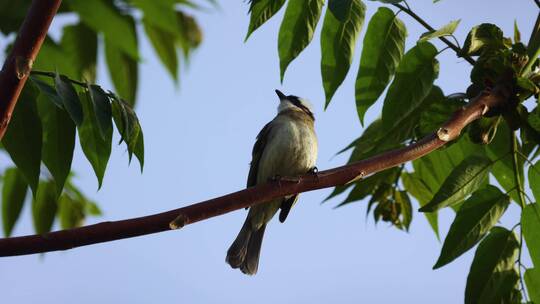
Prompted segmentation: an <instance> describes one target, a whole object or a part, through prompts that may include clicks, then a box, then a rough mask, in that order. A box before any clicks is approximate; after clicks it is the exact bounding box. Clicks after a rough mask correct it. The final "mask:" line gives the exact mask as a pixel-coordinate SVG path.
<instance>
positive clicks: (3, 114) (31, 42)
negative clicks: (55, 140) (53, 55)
mask: <svg viewBox="0 0 540 304" xmlns="http://www.w3.org/2000/svg"><path fill="white" fill-rule="evenodd" d="M61 2H62V1H61V0H33V1H32V4H31V5H30V9H29V10H28V13H27V14H26V17H25V18H24V22H23V24H22V26H21V28H20V29H19V32H18V35H17V38H16V39H15V43H14V45H13V49H12V50H11V52H10V54H9V55H8V57H7V58H6V61H4V65H3V66H2V71H0V139H2V137H4V134H5V133H6V129H7V126H8V124H9V121H10V119H11V114H12V113H13V109H15V105H16V104H17V99H18V98H19V95H20V94H21V91H22V89H23V87H24V84H25V83H26V79H27V78H28V75H30V71H31V70H32V64H33V63H34V60H36V57H37V54H38V52H39V49H40V48H41V44H42V43H43V40H45V37H46V36H47V31H48V30H49V26H50V25H51V22H52V20H53V18H54V15H55V14H56V12H57V11H58V8H59V7H60V3H61Z"/></svg>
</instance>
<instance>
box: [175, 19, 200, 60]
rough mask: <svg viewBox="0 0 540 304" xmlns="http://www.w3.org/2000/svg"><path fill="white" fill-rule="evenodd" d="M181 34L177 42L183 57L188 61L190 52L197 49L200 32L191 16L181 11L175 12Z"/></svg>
mask: <svg viewBox="0 0 540 304" xmlns="http://www.w3.org/2000/svg"><path fill="white" fill-rule="evenodd" d="M176 17H177V19H178V23H179V24H180V30H181V34H180V36H179V37H178V38H179V39H178V42H179V44H180V46H181V47H182V49H183V51H184V57H185V58H186V59H189V58H188V57H189V54H190V52H191V50H193V49H195V48H197V47H198V46H199V45H200V44H201V41H202V31H201V28H200V27H199V25H198V24H197V21H196V20H195V18H193V16H190V15H188V14H184V13H183V12H182V11H177V12H176Z"/></svg>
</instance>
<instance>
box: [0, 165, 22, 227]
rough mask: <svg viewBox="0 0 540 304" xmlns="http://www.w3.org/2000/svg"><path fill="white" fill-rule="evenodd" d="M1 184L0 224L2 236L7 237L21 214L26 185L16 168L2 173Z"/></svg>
mask: <svg viewBox="0 0 540 304" xmlns="http://www.w3.org/2000/svg"><path fill="white" fill-rule="evenodd" d="M2 184H3V185H2V223H3V224H4V235H5V236H6V237H9V236H11V232H12V231H13V226H15V223H16V222H17V220H18V219H19V215H20V214H21V210H22V208H23V204H24V199H25V197H26V192H27V190H28V184H27V183H26V180H25V179H24V177H23V175H22V173H21V171H20V170H19V169H17V168H9V169H7V170H6V171H5V172H4V177H3V180H2Z"/></svg>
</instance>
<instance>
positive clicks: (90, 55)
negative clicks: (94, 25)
mask: <svg viewBox="0 0 540 304" xmlns="http://www.w3.org/2000/svg"><path fill="white" fill-rule="evenodd" d="M63 31H64V34H63V36H62V41H61V43H60V45H61V46H62V49H63V51H64V54H65V56H66V58H65V60H67V61H69V62H70V64H71V65H73V68H74V70H75V71H76V72H77V73H76V75H74V77H76V78H77V79H84V80H86V81H90V82H94V81H95V79H96V61H97V43H98V42H97V33H96V32H95V31H93V30H92V29H91V28H89V27H88V26H86V25H85V24H84V23H78V24H75V25H68V26H65V27H64V28H63Z"/></svg>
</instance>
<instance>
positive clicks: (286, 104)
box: [278, 98, 313, 113]
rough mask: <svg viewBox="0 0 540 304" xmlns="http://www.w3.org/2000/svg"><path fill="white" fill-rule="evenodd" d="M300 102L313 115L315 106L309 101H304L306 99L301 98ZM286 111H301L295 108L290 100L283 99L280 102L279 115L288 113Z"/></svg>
mask: <svg viewBox="0 0 540 304" xmlns="http://www.w3.org/2000/svg"><path fill="white" fill-rule="evenodd" d="M299 100H300V103H302V105H303V106H305V107H306V108H308V110H309V111H310V112H311V113H313V105H312V104H311V102H309V100H307V99H304V98H299ZM286 110H300V109H299V108H298V107H297V106H295V105H294V104H293V103H292V102H291V101H290V100H288V99H282V100H281V101H280V102H279V106H278V113H281V112H283V111H286Z"/></svg>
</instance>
